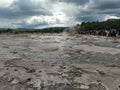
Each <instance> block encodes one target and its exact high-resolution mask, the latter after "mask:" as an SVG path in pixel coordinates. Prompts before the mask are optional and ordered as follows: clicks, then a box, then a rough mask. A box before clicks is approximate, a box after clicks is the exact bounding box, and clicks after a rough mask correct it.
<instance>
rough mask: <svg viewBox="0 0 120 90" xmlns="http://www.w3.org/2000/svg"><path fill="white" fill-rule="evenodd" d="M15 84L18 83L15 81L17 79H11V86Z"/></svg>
mask: <svg viewBox="0 0 120 90" xmlns="http://www.w3.org/2000/svg"><path fill="white" fill-rule="evenodd" d="M17 83H19V81H18V80H17V79H13V80H12V81H11V84H12V85H13V84H17Z"/></svg>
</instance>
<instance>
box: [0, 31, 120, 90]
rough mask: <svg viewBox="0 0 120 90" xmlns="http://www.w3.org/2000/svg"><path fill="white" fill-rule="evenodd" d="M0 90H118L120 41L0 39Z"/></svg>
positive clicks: (51, 36) (58, 37) (46, 37)
mask: <svg viewBox="0 0 120 90" xmlns="http://www.w3.org/2000/svg"><path fill="white" fill-rule="evenodd" d="M0 90H120V39H115V38H110V37H98V36H83V35H74V36H70V35H68V34H65V33H63V34H43V35H41V34H16V35H15V34H14V35H0Z"/></svg>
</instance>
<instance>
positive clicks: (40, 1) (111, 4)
mask: <svg viewBox="0 0 120 90" xmlns="http://www.w3.org/2000/svg"><path fill="white" fill-rule="evenodd" d="M3 1H4V0H3ZM119 4H120V0H14V1H13V2H12V4H11V5H10V6H8V7H4V6H3V7H0V20H1V22H0V23H2V20H4V21H7V20H8V21H9V22H10V20H11V23H12V21H16V22H17V21H18V22H17V23H14V24H15V25H19V26H21V27H31V28H32V27H33V28H35V27H38V26H44V25H48V26H49V23H48V22H47V21H46V22H42V21H39V20H38V23H34V21H33V23H32V24H29V23H25V22H22V21H24V19H25V20H26V19H30V18H32V17H34V16H37V17H40V16H41V15H42V16H52V17H54V16H55V15H56V13H61V12H62V13H63V14H65V15H66V18H69V20H68V22H67V23H69V22H70V23H72V22H82V21H102V20H105V17H106V16H107V15H108V16H116V17H120V5H119ZM59 8H60V9H59ZM46 18H47V19H46V20H49V19H48V17H46ZM58 21H59V20H58ZM19 22H21V23H19ZM31 22H32V21H31ZM6 23H7V22H6ZM55 24H58V22H56V23H55ZM59 24H61V23H59ZM62 24H63V22H62Z"/></svg>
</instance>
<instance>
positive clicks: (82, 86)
mask: <svg viewBox="0 0 120 90" xmlns="http://www.w3.org/2000/svg"><path fill="white" fill-rule="evenodd" d="M80 88H81V89H89V86H87V85H81V86H80Z"/></svg>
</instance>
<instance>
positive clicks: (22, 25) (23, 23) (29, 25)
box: [16, 22, 49, 28]
mask: <svg viewBox="0 0 120 90" xmlns="http://www.w3.org/2000/svg"><path fill="white" fill-rule="evenodd" d="M16 24H17V25H18V26H19V27H20V28H36V27H39V26H41V27H42V26H46V27H47V26H49V24H48V22H40V23H34V24H26V23H25V22H22V23H16Z"/></svg>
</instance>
